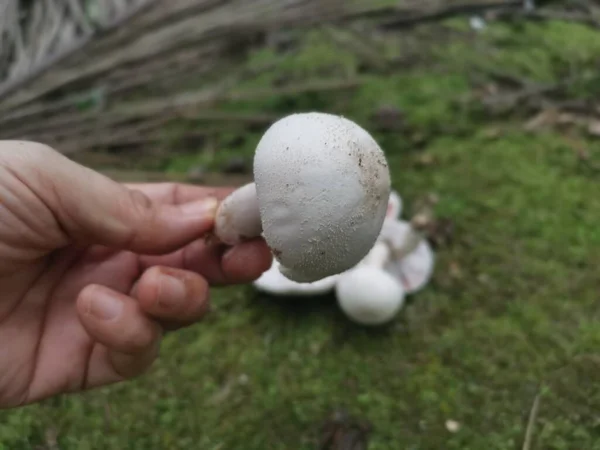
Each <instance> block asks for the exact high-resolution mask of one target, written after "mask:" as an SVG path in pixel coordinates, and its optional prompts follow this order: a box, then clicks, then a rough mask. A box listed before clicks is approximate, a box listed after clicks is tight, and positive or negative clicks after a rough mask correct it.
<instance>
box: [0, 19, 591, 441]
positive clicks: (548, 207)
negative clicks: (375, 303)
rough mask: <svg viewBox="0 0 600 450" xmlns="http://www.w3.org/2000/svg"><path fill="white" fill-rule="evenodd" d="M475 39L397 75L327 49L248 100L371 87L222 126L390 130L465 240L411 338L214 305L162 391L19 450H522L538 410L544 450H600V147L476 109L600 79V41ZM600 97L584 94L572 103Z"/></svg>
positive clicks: (308, 49)
mask: <svg viewBox="0 0 600 450" xmlns="http://www.w3.org/2000/svg"><path fill="white" fill-rule="evenodd" d="M465 23H466V20H464V19H461V20H454V21H451V22H449V23H446V24H445V25H444V28H440V25H437V26H436V27H433V28H434V29H435V30H437V31H435V32H433V31H432V29H431V28H430V27H428V28H426V29H424V30H417V31H414V32H411V35H410V36H407V37H404V38H403V39H400V37H398V36H397V35H394V34H392V35H388V36H384V37H381V36H380V37H378V40H377V41H376V43H375V44H372V45H378V46H380V47H378V48H379V49H380V50H381V53H380V54H382V55H385V58H387V60H393V58H395V57H401V55H402V54H404V52H407V51H411V49H412V48H413V47H414V45H417V44H416V43H418V45H419V49H420V50H419V53H420V60H419V61H417V63H415V64H411V65H407V67H405V68H402V67H400V68H395V69H393V70H387V71H386V70H380V71H377V70H373V69H370V68H369V67H368V62H369V61H367V63H365V60H364V59H361V57H360V56H357V52H356V51H355V47H354V46H347V47H343V46H339V45H336V44H335V43H332V41H331V40H330V39H329V37H328V36H330V35H329V34H326V33H325V32H324V31H312V32H310V33H309V34H307V35H306V36H305V37H304V38H303V41H302V42H304V44H305V45H304V46H303V47H301V48H296V49H295V50H294V51H293V52H291V53H290V54H289V55H286V54H284V55H281V54H278V53H276V52H274V51H271V50H268V49H263V50H259V51H257V52H256V53H254V54H253V55H251V56H250V60H249V61H248V64H249V65H252V64H256V65H260V64H264V63H265V62H272V61H276V66H275V68H274V69H272V70H270V71H268V72H265V73H262V74H260V75H257V76H256V77H255V78H253V79H252V80H250V81H246V82H245V85H243V86H239V87H240V88H245V89H248V88H252V87H257V88H260V87H261V86H266V85H270V84H272V83H275V82H276V80H279V79H281V78H284V79H287V80H288V81H289V80H290V79H297V80H306V79H308V78H310V79H323V78H327V77H330V78H331V77H335V78H338V79H339V78H340V77H348V78H351V77H360V79H361V81H362V85H361V87H359V88H358V89H357V90H354V91H342V92H331V93H325V94H322V93H321V94H302V95H291V96H277V97H267V98H261V99H258V100H251V101H245V102H231V103H229V104H226V105H222V106H221V107H222V109H223V110H229V111H248V112H260V113H274V114H285V113H289V112H293V111H299V110H308V109H318V110H323V111H331V112H336V113H343V114H344V115H345V116H347V117H349V118H351V119H354V120H357V121H358V122H359V123H361V124H363V125H364V126H365V127H366V128H367V129H372V130H375V131H374V134H375V136H376V137H377V138H378V140H379V141H380V142H381V144H382V146H383V147H384V148H385V151H386V153H387V155H388V159H389V163H390V167H391V171H392V174H393V184H394V188H395V189H397V190H398V191H399V192H400V194H401V195H402V196H403V199H404V200H405V202H406V205H407V206H406V208H407V210H408V211H410V209H411V205H413V204H414V203H415V202H416V201H417V200H418V199H419V198H420V197H421V196H423V195H425V194H427V193H429V192H434V193H436V194H437V195H439V198H440V203H439V205H438V207H437V210H436V211H437V213H438V214H439V215H441V216H445V217H449V218H451V219H452V221H453V222H454V224H455V228H456V229H455V232H454V238H453V240H452V242H451V244H450V245H447V246H444V247H442V248H439V249H438V252H437V260H436V270H435V276H434V278H433V280H432V282H431V284H430V285H429V286H428V287H427V288H426V289H425V290H423V291H422V292H421V293H419V294H417V295H415V296H414V297H413V298H411V299H410V302H409V303H408V304H407V305H406V307H405V308H404V310H403V311H402V313H401V314H400V315H399V317H398V318H397V319H396V320H395V321H394V322H393V323H392V324H390V325H389V326H387V327H384V328H382V329H375V330H371V329H363V328H361V327H358V326H355V325H353V324H351V323H350V322H349V321H347V320H346V319H345V318H344V317H343V316H342V315H341V313H340V312H339V311H338V309H337V308H336V305H335V302H334V299H333V298H330V297H327V298H319V299H309V300H282V299H269V298H265V297H263V296H260V295H258V294H256V293H255V292H254V291H253V290H252V288H251V287H248V286H245V287H239V288H227V289H219V290H215V291H214V292H213V304H214V307H215V308H214V311H213V313H212V314H211V315H210V317H208V318H207V319H206V320H205V321H204V322H203V323H201V324H199V325H198V326H194V327H192V328H189V329H187V330H184V331H182V332H180V333H177V334H173V335H169V336H168V337H167V338H166V340H165V342H164V346H163V348H162V356H161V358H160V360H159V361H158V362H157V364H156V365H155V367H154V368H153V370H152V371H151V373H149V374H148V375H147V376H144V377H142V378H140V379H138V380H136V381H133V382H131V383H127V384H122V385H118V386H113V387H109V388H106V389H101V390H97V391H93V392H89V393H86V394H82V395H72V396H68V397H62V398H56V399H53V400H50V401H47V402H45V403H43V404H41V405H34V406H30V407H26V408H22V409H19V410H15V411H12V412H6V413H2V414H0V449H10V450H20V449H23V450H24V449H32V448H37V446H40V445H47V444H45V443H46V442H47V441H48V433H49V432H51V433H56V434H57V436H58V437H57V441H58V446H59V448H60V449H63V450H67V449H69V450H70V449H77V450H85V449H100V448H102V449H115V450H125V449H127V450H133V449H140V450H150V449H192V448H194V449H206V450H217V449H220V450H230V449H235V450H238V449H239V450H241V449H243V450H267V449H298V450H301V449H314V448H316V447H315V442H316V438H317V437H318V433H319V427H320V424H321V422H322V420H323V419H324V418H325V417H326V416H327V415H328V414H329V413H330V412H331V411H332V410H333V409H335V408H338V407H342V408H345V409H347V410H348V411H350V412H351V413H353V414H355V415H357V416H360V417H362V418H365V419H367V420H368V421H370V422H371V423H372V425H373V432H372V434H371V440H370V446H369V447H368V448H369V449H373V450H382V449H412V450H416V449H442V448H443V449H461V450H466V449H473V450H478V449H495V450H496V449H497V450H514V449H520V448H521V445H522V442H523V439H524V435H525V429H526V426H527V422H528V415H529V413H530V410H531V408H532V404H533V402H534V399H535V398H536V396H537V395H538V394H539V395H540V406H539V413H538V416H537V420H536V421H535V428H534V433H533V436H534V439H533V446H532V448H535V449H554V450H563V449H564V450H567V449H569V450H571V449H586V450H588V449H589V450H591V449H600V412H599V411H600V383H599V382H600V354H598V348H599V345H600V302H599V295H600V276H599V270H598V267H599V266H600V227H599V225H598V224H599V222H600V196H598V195H597V192H598V181H599V179H598V173H597V172H595V171H594V170H592V169H590V168H589V165H585V164H583V163H582V162H581V161H580V159H578V156H577V153H576V152H575V151H574V149H573V139H576V140H577V142H578V145H581V146H584V147H585V148H586V149H587V151H588V152H589V154H590V155H591V158H592V160H593V159H594V158H596V159H597V158H598V157H600V143H598V142H597V141H595V140H593V139H592V138H588V137H586V136H585V135H583V134H577V133H579V132H578V131H575V132H574V133H576V135H575V136H573V133H569V134H568V135H567V134H566V133H565V132H563V131H544V132H537V133H530V132H526V131H524V130H523V117H521V116H519V114H513V115H511V116H509V117H503V118H501V119H500V118H491V117H489V116H488V115H487V114H486V113H485V112H483V111H482V110H481V109H480V108H478V107H477V106H476V105H473V104H465V103H464V102H461V101H460V99H461V98H464V96H465V95H466V94H469V93H470V92H472V91H473V89H474V87H473V80H472V75H473V74H475V73H479V71H480V70H481V69H485V68H486V67H487V68H494V69H501V70H502V71H503V72H508V73H512V74H515V75H518V76H521V77H524V78H527V79H529V80H533V81H537V82H544V83H548V82H549V83H552V82H555V81H556V80H558V79H559V78H561V77H563V76H565V75H566V74H567V73H585V72H586V71H590V70H592V69H593V67H594V64H596V63H597V62H598V60H599V59H600V44H599V43H600V35H599V34H598V33H597V32H594V31H591V30H590V29H588V28H585V27H583V26H580V25H576V24H565V23H558V22H543V23H535V24H534V23H528V24H520V25H514V26H508V25H502V24H495V25H493V26H491V27H488V28H487V29H486V30H485V31H484V32H482V33H479V34H476V33H473V32H472V31H470V30H469V29H468V27H466V26H465ZM440 33H441V34H443V35H444V36H445V37H444V38H443V39H440V37H439V34H440ZM436 36H437V37H436ZM371 62H372V61H371ZM365 67H366V68H365ZM484 72H485V71H484ZM592 74H593V71H592ZM598 85H600V84H594V83H591V82H587V84H586V83H583V84H582V83H580V84H577V83H576V84H574V85H573V86H572V87H571V88H570V92H569V95H570V96H571V97H573V98H585V97H586V96H591V95H594V94H596V93H597V90H598ZM381 106H393V107H396V108H398V109H399V110H401V111H402V113H403V119H402V120H403V121H404V126H403V127H402V130H399V131H398V130H397V131H389V130H387V131H386V130H385V129H383V130H380V129H379V128H378V124H379V122H377V120H376V119H374V115H373V113H374V112H375V110H377V108H379V107H381ZM200 126H202V124H201V123H199V124H198V127H200ZM261 132H262V131H261V130H260V129H258V130H256V131H254V132H250V133H249V132H246V131H244V132H243V135H242V134H241V132H240V131H237V130H236V129H234V128H232V129H231V130H228V131H226V132H220V133H219V134H218V135H217V138H218V142H217V145H218V147H219V149H223V151H224V152H225V153H224V154H225V155H232V154H235V155H239V154H241V155H251V153H252V151H253V148H254V145H255V144H256V141H257V139H259V137H260V134H261ZM199 150H200V149H199ZM221 155H222V154H221V153H220V150H219V152H217V153H216V154H215V155H214V156H213V157H211V158H212V159H210V160H209V159H207V157H206V154H205V153H203V152H200V151H199V152H198V153H197V155H195V154H193V155H192V156H190V155H188V156H185V157H183V158H175V159H173V160H171V161H170V162H169V163H168V164H167V166H166V167H165V170H171V171H177V170H184V169H185V168H186V167H187V166H188V165H189V164H191V163H201V164H204V165H207V166H210V167H212V166H211V165H218V163H219V161H220V158H223V156H221ZM424 161H426V163H424ZM447 420H454V421H456V422H458V423H459V424H460V428H459V430H458V431H457V432H450V431H449V430H448V429H447V428H446V426H445V423H446V421H447Z"/></svg>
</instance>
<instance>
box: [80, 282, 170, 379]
mask: <svg viewBox="0 0 600 450" xmlns="http://www.w3.org/2000/svg"><path fill="white" fill-rule="evenodd" d="M77 312H78V315H79V319H80V320H81V323H82V325H83V326H84V328H85V329H86V331H87V332H88V333H89V335H90V336H91V337H92V339H94V340H95V341H97V342H98V343H100V344H102V345H103V346H105V347H106V348H107V357H108V360H109V361H110V362H111V364H112V369H114V371H115V372H116V373H117V374H118V375H120V376H122V377H124V378H131V377H133V376H137V375H139V374H141V373H143V372H145V371H146V370H147V369H148V368H149V367H150V365H151V364H152V362H153V361H154V359H155V358H156V356H157V354H158V347H159V344H160V340H161V337H162V330H161V328H160V326H159V325H158V324H157V323H156V322H155V321H153V320H151V319H150V318H148V317H147V316H146V315H145V314H144V312H143V311H142V309H141V308H140V306H139V304H138V303H137V302H136V301H135V300H134V299H132V298H131V297H129V296H127V295H125V294H122V293H120V292H116V291H113V290H112V289H109V288H107V287H104V286H99V285H89V286H87V287H86V288H84V289H83V290H82V291H81V293H80V294H79V296H78V298H77Z"/></svg>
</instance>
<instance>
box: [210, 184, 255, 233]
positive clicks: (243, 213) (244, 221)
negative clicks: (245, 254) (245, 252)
mask: <svg viewBox="0 0 600 450" xmlns="http://www.w3.org/2000/svg"><path fill="white" fill-rule="evenodd" d="M214 233H215V236H216V237H217V238H218V239H219V240H220V241H221V242H223V243H224V244H227V245H235V244H238V243H240V242H243V241H246V240H248V239H252V238H255V237H258V236H260V235H261V233H262V222H261V219H260V210H259V208H258V197H257V195H256V185H255V184H254V183H248V184H246V185H244V186H242V187H240V188H238V189H236V190H235V191H233V192H232V193H231V194H230V195H229V196H228V197H227V198H225V200H223V201H222V202H221V205H220V206H219V209H218V210H217V214H216V217H215V227H214Z"/></svg>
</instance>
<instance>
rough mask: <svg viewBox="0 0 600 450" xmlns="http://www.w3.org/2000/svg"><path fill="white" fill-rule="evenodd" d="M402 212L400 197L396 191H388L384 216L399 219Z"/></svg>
mask: <svg viewBox="0 0 600 450" xmlns="http://www.w3.org/2000/svg"><path fill="white" fill-rule="evenodd" d="M401 214H402V198H401V197H400V195H398V193H397V192H396V191H391V192H390V198H389V200H388V209H387V213H386V216H385V217H386V218H387V219H390V218H393V219H399V218H400V215H401Z"/></svg>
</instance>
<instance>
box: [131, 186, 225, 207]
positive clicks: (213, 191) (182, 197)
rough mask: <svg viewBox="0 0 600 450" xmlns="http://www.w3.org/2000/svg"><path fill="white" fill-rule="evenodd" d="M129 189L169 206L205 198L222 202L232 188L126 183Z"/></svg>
mask: <svg viewBox="0 0 600 450" xmlns="http://www.w3.org/2000/svg"><path fill="white" fill-rule="evenodd" d="M125 186H126V187H127V188H129V189H135V190H138V191H141V192H143V193H144V194H146V195H147V196H148V197H149V198H150V199H151V200H152V201H155V202H158V203H164V204H171V205H181V204H183V203H189V202H193V201H195V200H199V199H202V198H206V197H214V198H216V199H217V200H218V201H222V200H224V199H225V198H226V197H227V196H228V195H229V194H231V193H232V192H233V191H234V190H235V188H234V187H216V186H196V185H190V184H183V183H126V184H125Z"/></svg>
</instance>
